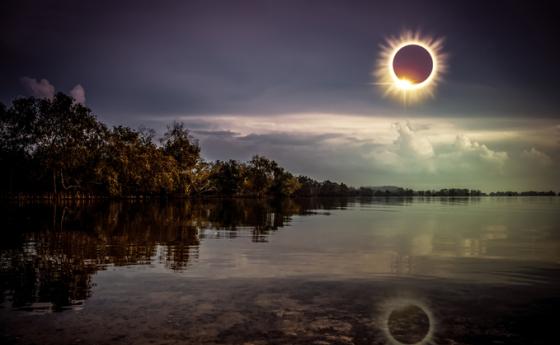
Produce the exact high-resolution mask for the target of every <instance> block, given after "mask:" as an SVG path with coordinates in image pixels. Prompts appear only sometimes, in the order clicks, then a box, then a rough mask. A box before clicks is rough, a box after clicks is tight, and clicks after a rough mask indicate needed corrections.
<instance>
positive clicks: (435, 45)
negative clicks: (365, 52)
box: [374, 31, 447, 103]
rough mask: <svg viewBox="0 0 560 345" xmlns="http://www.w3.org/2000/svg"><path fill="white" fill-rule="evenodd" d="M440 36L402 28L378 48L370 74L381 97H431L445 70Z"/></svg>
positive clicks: (414, 99)
mask: <svg viewBox="0 0 560 345" xmlns="http://www.w3.org/2000/svg"><path fill="white" fill-rule="evenodd" d="M442 50H443V39H436V38H432V37H429V36H422V35H421V34H420V33H418V32H412V31H405V32H403V33H402V34H401V35H400V36H398V37H391V38H388V39H387V40H386V42H385V44H383V45H382V47H381V53H380V55H379V59H378V61H377V65H376V69H375V71H374V77H375V78H376V82H375V84H376V85H378V86H379V87H380V88H381V89H382V91H383V92H384V95H385V96H389V97H392V98H395V99H397V100H400V101H402V102H404V103H415V102H418V101H421V100H423V99H425V98H426V97H433V96H434V91H435V88H436V87H437V85H438V84H439V82H441V77H442V75H443V74H444V73H445V71H446V70H447V65H446V60H447V57H446V55H445V54H444V53H443V51H442Z"/></svg>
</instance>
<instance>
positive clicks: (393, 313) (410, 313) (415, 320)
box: [382, 299, 434, 345]
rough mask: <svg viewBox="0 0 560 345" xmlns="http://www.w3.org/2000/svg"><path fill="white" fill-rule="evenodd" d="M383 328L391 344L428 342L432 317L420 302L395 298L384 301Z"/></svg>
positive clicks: (416, 344)
mask: <svg viewBox="0 0 560 345" xmlns="http://www.w3.org/2000/svg"><path fill="white" fill-rule="evenodd" d="M382 322H383V324H384V325H385V327H384V329H385V332H386V335H387V338H389V340H390V342H391V343H392V344H396V345H420V344H426V343H428V342H429V341H430V340H431V338H432V333H433V328H434V325H433V323H434V322H433V317H432V315H431V313H430V311H429V309H428V308H427V307H426V306H424V305H423V304H422V303H420V302H417V301H413V300H404V299H402V300H401V299H396V300H392V301H389V302H387V303H386V305H385V312H384V315H383V320H382Z"/></svg>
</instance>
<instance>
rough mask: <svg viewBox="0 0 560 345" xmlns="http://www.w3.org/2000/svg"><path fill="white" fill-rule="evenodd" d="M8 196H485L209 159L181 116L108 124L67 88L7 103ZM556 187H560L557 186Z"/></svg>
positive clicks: (2, 162)
mask: <svg viewBox="0 0 560 345" xmlns="http://www.w3.org/2000/svg"><path fill="white" fill-rule="evenodd" d="M0 166H1V167H2V169H0V178H1V180H0V181H2V183H1V186H0V192H1V193H2V194H3V195H8V196H12V195H19V194H21V193H23V194H32V195H44V194H49V195H54V196H57V195H65V196H74V197H80V196H81V197H88V196H108V197H128V196H157V195H166V196H178V197H191V196H203V195H219V196H246V197H264V196H413V195H420V196H479V195H483V193H481V192H480V191H473V190H466V189H444V190H443V189H442V190H440V191H437V192H436V191H418V192H416V191H413V190H411V189H403V188H391V189H386V190H379V189H376V188H370V187H361V188H353V187H350V186H347V185H346V184H344V183H337V182H332V181H328V180H327V181H322V182H319V181H316V180H314V179H312V178H309V177H306V176H294V175H293V174H292V173H290V172H289V171H287V170H286V169H284V168H283V167H281V166H280V165H279V164H278V163H276V162H275V161H273V160H271V159H268V158H266V157H263V156H259V155H256V156H254V157H253V158H252V159H251V160H249V161H248V162H239V161H236V160H227V161H216V162H208V161H206V160H204V159H203V158H202V157H201V154H200V146H199V143H198V141H197V140H195V139H194V138H193V137H192V136H191V134H190V132H189V130H188V129H187V128H185V126H184V125H183V124H182V123H179V122H174V123H172V124H171V125H169V126H168V128H167V131H166V132H165V133H164V134H163V136H162V137H161V138H156V134H155V131H154V130H151V129H146V128H141V129H138V130H136V129H132V128H130V127H126V126H115V127H112V128H110V127H108V126H107V125H105V124H104V123H102V122H101V121H99V120H98V119H97V118H96V117H95V115H94V114H93V113H92V111H91V109H89V108H87V107H85V106H84V105H82V104H79V103H77V102H75V101H74V100H73V99H72V98H71V97H69V96H68V95H65V94H63V93H58V94H56V95H55V96H54V97H53V98H52V99H46V98H44V99H39V98H34V97H27V98H16V99H15V100H13V102H12V104H11V105H10V106H9V107H8V106H6V105H4V104H2V103H0ZM551 193H553V192H551Z"/></svg>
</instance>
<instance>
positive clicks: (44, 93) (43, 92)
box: [21, 77, 55, 98]
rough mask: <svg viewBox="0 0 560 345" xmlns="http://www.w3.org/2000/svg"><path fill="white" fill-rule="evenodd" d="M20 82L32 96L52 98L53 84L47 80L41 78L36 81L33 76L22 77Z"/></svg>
mask: <svg viewBox="0 0 560 345" xmlns="http://www.w3.org/2000/svg"><path fill="white" fill-rule="evenodd" d="M21 83H22V84H23V86H25V88H26V89H27V90H28V91H29V92H30V93H31V95H32V96H34V97H37V98H53V97H54V92H55V89H54V86H53V85H52V84H51V83H50V82H49V81H48V80H47V79H41V80H40V81H38V80H37V79H34V78H29V77H23V78H21Z"/></svg>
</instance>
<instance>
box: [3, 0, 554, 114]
mask: <svg viewBox="0 0 560 345" xmlns="http://www.w3.org/2000/svg"><path fill="white" fill-rule="evenodd" d="M0 6H1V7H2V8H1V11H0V12H1V14H0V16H1V18H0V19H1V20H0V23H1V24H0V29H1V31H2V40H1V44H2V47H3V49H2V51H3V54H2V56H1V57H0V59H1V60H0V62H1V63H0V66H1V67H0V74H1V75H2V76H3V77H2V79H1V81H0V82H1V85H0V90H1V91H0V98H1V99H3V100H5V101H7V100H9V99H11V98H12V97H14V96H16V95H18V94H20V93H22V91H23V90H20V88H19V85H18V80H19V78H20V77H22V76H31V77H35V78H46V79H48V80H50V81H51V82H52V83H53V84H54V85H57V86H59V87H60V88H61V89H65V90H66V89H70V88H71V87H72V86H73V85H75V84H76V83H80V84H81V85H83V86H84V87H85V88H86V89H87V90H88V103H89V105H90V106H91V107H93V108H94V110H96V111H97V112H98V113H99V114H100V115H101V116H102V117H107V118H110V119H118V120H119V121H121V122H127V121H134V119H133V118H131V117H133V116H139V115H150V116H153V117H158V116H165V115H170V114H175V115H176V114H181V115H189V114H195V115H201V114H207V115H212V114H263V113H276V114H278V113H290V112H307V111H329V112H338V113H366V114H368V113H374V114H375V113H379V112H385V113H387V112H401V111H402V109H401V108H400V106H398V105H394V104H392V102H389V101H387V100H383V99H381V97H380V94H379V93H378V92H376V91H375V90H374V89H373V87H372V86H371V85H370V83H371V78H370V71H371V70H372V68H373V63H374V61H375V59H376V57H377V54H378V45H379V44H380V43H381V42H382V41H383V39H384V37H386V36H387V35H394V34H398V32H399V31H400V30H401V29H402V28H412V29H415V28H422V29H423V30H424V31H425V32H426V33H428V34H429V33H432V34H435V35H439V36H445V37H446V51H447V52H448V53H449V54H450V66H451V68H450V73H449V74H448V76H447V84H444V85H443V86H442V87H441V88H440V90H438V98H437V101H432V102H427V103H426V104H425V105H424V106H422V107H420V108H418V109H417V112H418V113H420V114H422V113H430V114H431V115H437V114H444V115H449V114H450V113H451V114H456V113H458V112H463V113H464V112H466V113H469V114H471V115H480V114H485V113H491V114H493V115H502V116H503V115H511V114H516V115H519V116H522V115H524V114H526V113H527V111H528V110H531V111H533V112H536V113H538V114H540V115H546V116H553V115H557V111H556V110H557V109H558V102H559V101H558V99H557V97H553V95H554V93H555V91H554V90H555V89H556V87H555V86H556V83H557V80H559V79H560V70H559V69H556V68H550V66H554V65H555V64H556V61H557V60H558V58H560V54H559V52H558V45H557V44H556V41H557V37H556V33H555V31H556V30H555V28H556V26H555V24H554V23H555V15H556V14H558V13H559V12H558V11H557V6H556V5H555V4H554V3H542V2H539V3H538V4H527V2H522V3H521V2H520V3H516V2H513V1H492V2H491V3H484V4H481V3H479V2H472V1H453V2H437V1H423V2H422V3H419V2H417V1H384V2H381V1H345V2H342V1H212V2H207V1H168V2H165V3H162V4H159V3H158V4H155V3H153V2H151V1H119V2H109V1H17V2H16V1H11V0H8V1H4V2H3V3H2V5H0ZM123 114H126V115H123Z"/></svg>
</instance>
